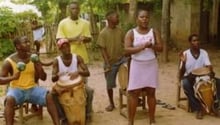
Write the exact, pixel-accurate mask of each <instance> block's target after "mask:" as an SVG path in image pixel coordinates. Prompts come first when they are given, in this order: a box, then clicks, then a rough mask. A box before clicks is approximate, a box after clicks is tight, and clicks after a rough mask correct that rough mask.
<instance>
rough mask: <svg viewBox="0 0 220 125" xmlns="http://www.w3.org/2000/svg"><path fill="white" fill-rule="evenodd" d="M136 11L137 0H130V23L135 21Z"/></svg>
mask: <svg viewBox="0 0 220 125" xmlns="http://www.w3.org/2000/svg"><path fill="white" fill-rule="evenodd" d="M136 11H137V0H130V4H129V22H130V23H134V18H135V13H136Z"/></svg>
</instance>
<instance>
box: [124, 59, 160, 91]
mask: <svg viewBox="0 0 220 125" xmlns="http://www.w3.org/2000/svg"><path fill="white" fill-rule="evenodd" d="M157 86H158V62H157V59H156V58H155V59H152V60H148V61H137V60H134V59H132V60H131V64H130V72H129V82H128V89H127V90H128V91H129V90H135V89H141V88H145V87H151V88H157Z"/></svg>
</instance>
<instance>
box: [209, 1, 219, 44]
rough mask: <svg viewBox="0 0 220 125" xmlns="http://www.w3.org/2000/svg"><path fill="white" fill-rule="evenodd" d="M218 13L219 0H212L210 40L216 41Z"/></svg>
mask: <svg viewBox="0 0 220 125" xmlns="http://www.w3.org/2000/svg"><path fill="white" fill-rule="evenodd" d="M218 13H219V0H213V6H212V13H211V22H210V36H211V41H214V42H216V41H217V34H218V19H219V17H218Z"/></svg>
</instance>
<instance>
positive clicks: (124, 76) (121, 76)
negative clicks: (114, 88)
mask: <svg viewBox="0 0 220 125" xmlns="http://www.w3.org/2000/svg"><path fill="white" fill-rule="evenodd" d="M118 82H119V85H120V88H121V89H123V90H125V89H127V86H128V66H127V64H126V63H124V64H121V66H120V67H119V70H118Z"/></svg>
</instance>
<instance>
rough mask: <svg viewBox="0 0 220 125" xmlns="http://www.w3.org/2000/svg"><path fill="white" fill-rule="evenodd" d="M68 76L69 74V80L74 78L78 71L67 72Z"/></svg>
mask: <svg viewBox="0 0 220 125" xmlns="http://www.w3.org/2000/svg"><path fill="white" fill-rule="evenodd" d="M68 76H70V80H74V79H76V78H77V77H78V76H79V72H71V73H68Z"/></svg>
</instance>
